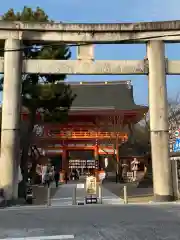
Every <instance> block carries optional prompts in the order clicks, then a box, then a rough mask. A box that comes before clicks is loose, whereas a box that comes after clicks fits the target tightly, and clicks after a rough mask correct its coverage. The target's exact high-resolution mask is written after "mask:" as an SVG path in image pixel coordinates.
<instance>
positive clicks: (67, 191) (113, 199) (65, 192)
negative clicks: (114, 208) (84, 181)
mask: <svg viewBox="0 0 180 240" xmlns="http://www.w3.org/2000/svg"><path fill="white" fill-rule="evenodd" d="M75 187H76V183H68V184H64V185H61V186H60V187H59V189H58V190H57V191H56V193H55V195H54V196H53V197H52V198H51V205H52V206H67V205H72V197H73V190H74V188H75ZM85 196H86V194H85V189H77V190H76V197H77V203H78V202H81V203H82V202H83V203H84V198H85ZM102 200H103V204H122V203H123V201H122V199H121V198H119V197H118V196H116V195H115V194H113V193H112V192H110V191H109V190H108V189H106V188H105V187H103V188H102Z"/></svg>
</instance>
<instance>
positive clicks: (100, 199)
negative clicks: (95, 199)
mask: <svg viewBox="0 0 180 240" xmlns="http://www.w3.org/2000/svg"><path fill="white" fill-rule="evenodd" d="M99 203H100V204H102V184H101V183H99Z"/></svg>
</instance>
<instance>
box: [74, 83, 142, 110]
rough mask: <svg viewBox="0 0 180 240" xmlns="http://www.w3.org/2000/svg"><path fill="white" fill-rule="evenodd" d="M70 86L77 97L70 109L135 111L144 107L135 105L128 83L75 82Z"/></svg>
mask: <svg viewBox="0 0 180 240" xmlns="http://www.w3.org/2000/svg"><path fill="white" fill-rule="evenodd" d="M70 85H71V89H72V91H73V93H75V94H76V95H77V96H76V98H75V100H74V102H73V104H72V109H76V110H78V109H79V110H80V109H115V110H136V109H139V108H143V107H144V106H140V105H136V104H135V102H134V98H133V86H132V85H131V82H130V81H119V82H116V81H114V82H98V83H97V82H90V83H89V82H88V83H86V82H81V83H77V82H76V83H73V84H72V83H70Z"/></svg>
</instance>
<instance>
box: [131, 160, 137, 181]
mask: <svg viewBox="0 0 180 240" xmlns="http://www.w3.org/2000/svg"><path fill="white" fill-rule="evenodd" d="M138 164H139V161H138V160H137V158H134V160H133V161H132V162H131V169H132V171H133V180H134V181H136V179H137V171H138Z"/></svg>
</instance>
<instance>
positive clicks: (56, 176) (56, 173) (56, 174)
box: [54, 170, 60, 188]
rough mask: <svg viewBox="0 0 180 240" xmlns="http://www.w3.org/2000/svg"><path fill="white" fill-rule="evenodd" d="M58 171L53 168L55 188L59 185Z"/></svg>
mask: <svg viewBox="0 0 180 240" xmlns="http://www.w3.org/2000/svg"><path fill="white" fill-rule="evenodd" d="M59 177H60V176H59V171H58V170H55V174H54V180H55V183H56V188H58V186H59Z"/></svg>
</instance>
